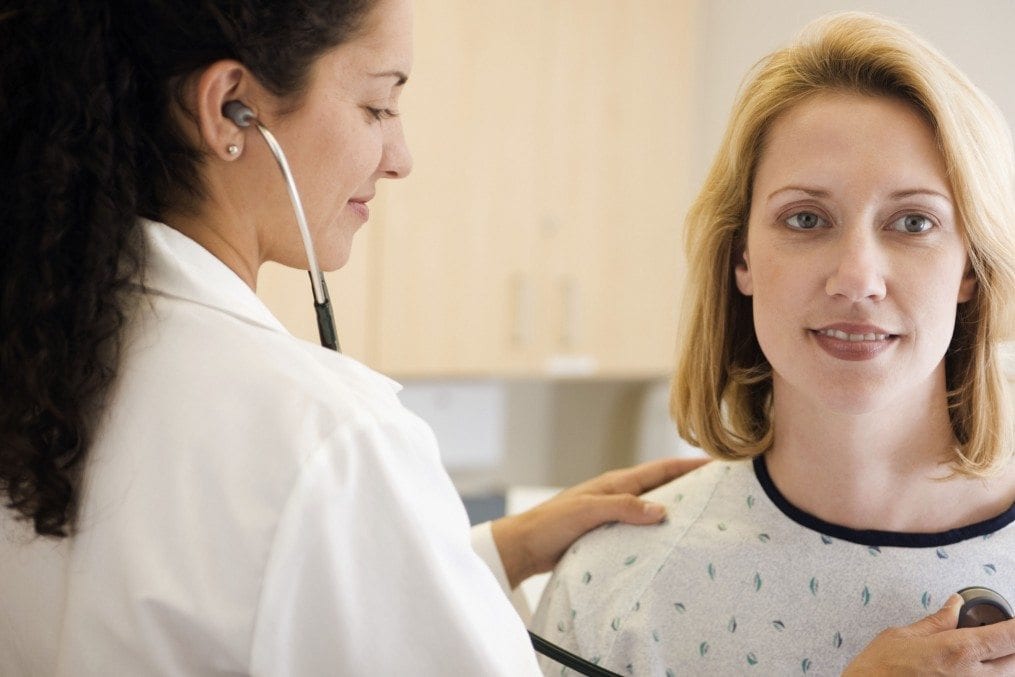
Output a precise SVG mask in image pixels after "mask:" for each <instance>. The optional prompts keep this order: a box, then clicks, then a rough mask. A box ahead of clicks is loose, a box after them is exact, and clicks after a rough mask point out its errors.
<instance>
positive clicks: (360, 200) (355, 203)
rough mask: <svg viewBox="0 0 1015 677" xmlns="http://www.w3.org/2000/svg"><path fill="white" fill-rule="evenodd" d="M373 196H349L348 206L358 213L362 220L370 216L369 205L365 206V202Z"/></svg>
mask: <svg viewBox="0 0 1015 677" xmlns="http://www.w3.org/2000/svg"><path fill="white" fill-rule="evenodd" d="M373 198H374V196H373V195H365V196H363V197H351V198H349V203H348V204H349V208H350V209H352V210H353V211H354V212H356V213H357V214H359V215H360V216H361V217H362V218H363V220H364V221H366V220H367V219H369V218H370V207H368V206H367V202H369V201H370V200H372V199H373Z"/></svg>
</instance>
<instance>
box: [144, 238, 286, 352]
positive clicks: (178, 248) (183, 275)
mask: <svg viewBox="0 0 1015 677" xmlns="http://www.w3.org/2000/svg"><path fill="white" fill-rule="evenodd" d="M139 221H140V224H141V227H142V229H143V230H144V235H145V257H146V258H145V264H144V277H143V281H142V283H143V286H144V287H145V289H146V290H147V291H148V292H150V293H157V294H162V295H165V296H173V297H176V298H181V299H186V300H188V301H192V302H194V303H199V304H201V305H203V306H207V307H210V308H215V309H216V310H221V311H222V312H224V313H228V314H229V315H232V316H234V317H237V318H239V319H241V320H244V321H246V322H251V323H254V324H257V325H260V326H263V327H267V328H269V329H273V330H275V331H279V332H282V333H286V334H287V333H289V332H287V331H286V329H285V327H284V326H283V325H282V323H281V322H279V321H278V319H277V318H276V317H275V316H274V315H272V314H271V311H270V310H268V307H267V306H265V305H264V303H263V302H262V301H261V299H259V298H257V295H256V294H255V293H254V291H253V290H252V289H251V288H250V287H248V286H247V284H246V283H245V282H244V281H243V280H241V279H240V277H239V276H238V275H237V274H236V273H234V272H233V271H232V270H231V269H230V268H229V267H228V266H226V264H224V263H222V261H220V260H219V259H217V258H216V257H215V256H214V255H213V254H212V253H211V252H209V251H208V250H207V249H205V248H204V247H202V246H201V245H199V244H198V243H197V242H195V241H194V240H192V239H190V238H189V237H187V236H186V235H184V234H183V233H181V232H180V231H178V230H175V229H173V228H171V227H169V226H167V225H166V224H164V223H158V222H156V221H150V220H148V219H139Z"/></svg>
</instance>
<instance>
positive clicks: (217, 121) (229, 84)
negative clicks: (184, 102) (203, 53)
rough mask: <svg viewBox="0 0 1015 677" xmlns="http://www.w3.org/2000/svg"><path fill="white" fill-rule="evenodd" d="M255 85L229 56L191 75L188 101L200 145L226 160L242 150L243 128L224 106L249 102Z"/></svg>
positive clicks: (250, 74)
mask: <svg viewBox="0 0 1015 677" xmlns="http://www.w3.org/2000/svg"><path fill="white" fill-rule="evenodd" d="M257 89H258V87H257V86H256V83H255V81H254V76H253V74H252V73H251V72H250V71H248V70H247V68H246V67H245V66H244V65H243V64H241V63H240V62H239V61H234V60H231V59H223V60H221V61H216V62H215V63H213V64H211V65H210V66H208V67H207V68H205V69H204V70H203V71H202V72H200V73H199V74H198V75H197V76H196V77H195V78H194V80H193V82H192V83H191V90H190V102H189V103H190V104H191V112H192V116H193V118H194V120H195V121H196V122H197V131H198V133H199V134H200V136H201V139H200V145H201V147H202V148H206V149H208V150H209V151H210V152H211V154H212V155H215V156H217V157H219V158H221V159H222V160H226V161H230V160H235V159H236V158H238V157H239V156H240V155H241V154H242V153H243V144H244V140H245V138H246V134H245V130H244V128H243V127H241V126H240V125H238V124H237V123H236V122H235V121H234V120H233V119H232V118H231V117H229V116H228V115H226V114H225V113H224V111H223V109H224V108H225V106H226V104H227V103H229V102H232V101H237V100H242V101H244V102H246V103H249V101H248V99H249V98H250V97H254V96H256V94H255V91H256V90H257Z"/></svg>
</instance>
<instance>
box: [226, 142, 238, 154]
mask: <svg viewBox="0 0 1015 677" xmlns="http://www.w3.org/2000/svg"><path fill="white" fill-rule="evenodd" d="M226 152H227V153H229V154H230V155H231V156H232V157H238V156H239V154H240V147H239V146H237V145H236V144H235V143H231V144H229V145H228V146H226Z"/></svg>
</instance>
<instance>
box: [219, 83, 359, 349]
mask: <svg viewBox="0 0 1015 677" xmlns="http://www.w3.org/2000/svg"><path fill="white" fill-rule="evenodd" d="M222 114H223V115H225V116H226V117H227V118H229V119H230V120H232V121H233V122H234V123H235V124H236V126H237V127H249V126H250V123H252V122H253V123H254V124H255V125H256V126H257V131H259V132H260V133H261V136H263V137H264V141H265V143H267V144H268V148H269V150H271V154H272V155H274V156H275V161H276V162H278V167H279V169H281V170H282V178H283V179H285V186H286V188H287V189H288V191H289V201H290V202H292V205H293V212H295V214H296V223H297V225H298V226H299V227H300V235H301V236H302V237H303V249H304V251H306V253H307V265H308V266H309V267H310V271H309V272H310V286H311V287H312V288H313V291H314V311H315V313H316V315H317V333H318V335H319V336H320V338H321V345H322V346H324V347H325V348H330V349H332V350H335V351H337V352H342V348H341V346H339V343H338V334H337V333H336V332H335V318H334V314H333V313H332V311H331V298H330V297H329V296H328V285H327V284H326V283H325V282H324V275H322V274H321V268H320V266H318V264H317V254H316V253H315V252H314V241H313V240H312V239H310V228H309V227H307V217H306V215H305V214H304V213H303V202H302V201H301V200H300V194H299V191H297V190H296V181H295V179H293V173H292V171H291V170H290V169H289V162H288V160H286V157H285V153H283V152H282V147H281V146H280V145H279V144H278V141H277V140H275V135H274V134H272V133H271V132H269V131H268V130H267V128H265V126H264V125H262V124H261V123H260V122H258V121H257V117H256V116H255V115H254V111H252V110H250V108H248V107H247V106H246V104H244V103H243V102H242V101H230V102H228V103H226V105H224V106H223V107H222Z"/></svg>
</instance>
